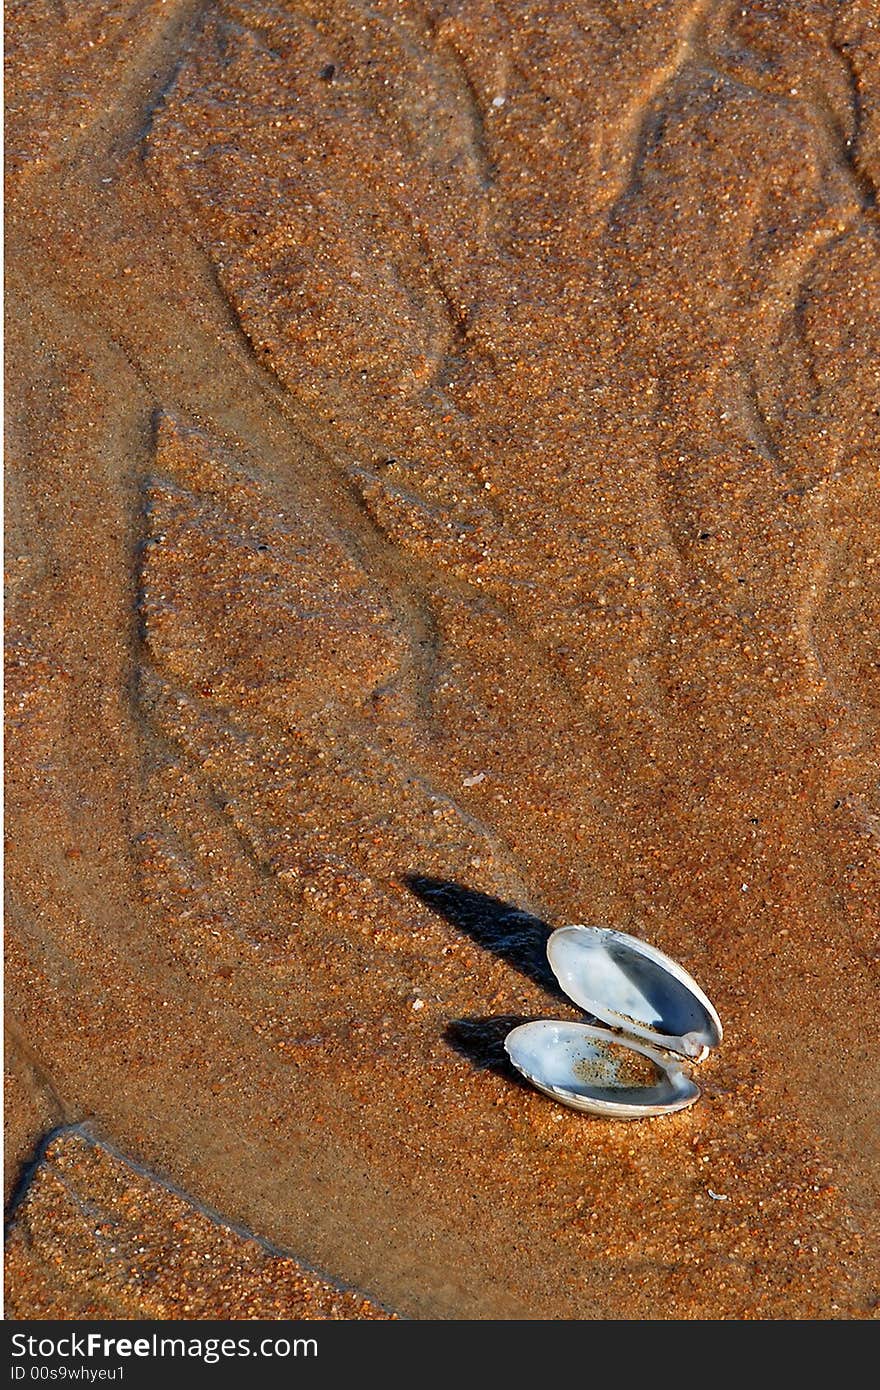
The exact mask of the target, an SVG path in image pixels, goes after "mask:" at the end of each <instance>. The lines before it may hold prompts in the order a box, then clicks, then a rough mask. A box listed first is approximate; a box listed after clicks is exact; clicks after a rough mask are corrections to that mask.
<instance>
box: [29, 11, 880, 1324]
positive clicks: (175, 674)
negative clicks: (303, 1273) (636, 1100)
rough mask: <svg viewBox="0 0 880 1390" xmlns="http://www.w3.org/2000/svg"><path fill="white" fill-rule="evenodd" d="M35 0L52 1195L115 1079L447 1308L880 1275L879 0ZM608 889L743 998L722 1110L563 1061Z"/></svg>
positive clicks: (863, 1312) (148, 1157)
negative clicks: (581, 943)
mask: <svg viewBox="0 0 880 1390" xmlns="http://www.w3.org/2000/svg"><path fill="white" fill-rule="evenodd" d="M62 9H63V7H62ZM7 11H8V19H7V26H8V37H7V46H8V59H7V61H8V67H9V79H8V82H9V86H8V91H7V101H8V105H9V128H8V136H7V140H8V147H7V148H8V152H7V166H8V170H9V207H8V214H7V216H8V260H9V289H8V309H9V320H8V324H9V327H8V332H9V338H10V343H11V345H12V347H11V351H10V353H9V384H8V395H7V410H8V415H9V418H10V422H11V423H10V431H9V463H10V467H9V479H8V485H7V516H8V539H7V578H8V593H9V600H8V609H7V612H8V616H9V624H8V627H9V632H8V667H7V695H6V701H7V704H6V709H7V726H8V744H7V746H8V748H9V750H10V757H9V760H8V763H9V766H8V807H7V814H8V823H9V825H10V827H11V830H12V836H11V850H10V854H9V860H8V866H7V876H8V884H9V889H10V908H9V912H8V917H7V923H8V925H7V954H8V967H7V988H8V1001H7V1022H8V1029H9V1035H10V1042H9V1043H8V1046H7V1061H8V1067H9V1069H10V1078H11V1079H10V1084H9V1095H10V1100H9V1103H8V1106H7V1111H8V1114H7V1121H8V1125H9V1130H10V1142H9V1148H8V1156H9V1160H10V1163H9V1173H8V1178H7V1182H8V1185H14V1184H15V1182H16V1180H17V1177H18V1165H19V1163H20V1162H21V1160H22V1159H24V1158H26V1157H28V1156H29V1154H30V1152H31V1151H32V1149H33V1146H34V1145H35V1143H36V1142H37V1141H38V1139H39V1137H40V1135H41V1134H44V1133H45V1132H46V1131H47V1130H48V1129H50V1128H51V1127H52V1126H54V1125H58V1124H62V1123H69V1122H74V1121H80V1120H87V1121H88V1123H89V1126H90V1128H89V1133H90V1134H94V1135H97V1136H99V1137H102V1136H103V1138H104V1139H106V1140H107V1141H108V1142H110V1143H111V1145H112V1146H113V1152H114V1153H115V1152H116V1151H117V1150H119V1151H121V1152H122V1153H124V1154H126V1155H128V1156H130V1157H131V1158H132V1159H133V1160H136V1161H137V1162H138V1163H139V1164H141V1165H143V1166H145V1167H146V1169H147V1170H149V1172H150V1173H153V1174H155V1175H157V1178H158V1177H161V1179H162V1181H166V1180H171V1181H173V1183H174V1184H176V1185H177V1186H178V1187H179V1188H180V1189H182V1190H183V1191H185V1192H186V1193H188V1194H190V1195H191V1197H192V1198H193V1199H194V1201H195V1202H197V1203H198V1204H201V1205H203V1206H205V1207H207V1208H210V1209H212V1210H213V1211H215V1212H219V1213H221V1214H222V1216H223V1219H224V1220H227V1221H229V1222H232V1223H234V1224H235V1225H236V1226H242V1227H245V1228H247V1229H249V1230H251V1231H253V1232H255V1233H257V1234H258V1235H259V1236H261V1237H263V1238H265V1239H266V1240H268V1241H270V1242H272V1244H273V1247H277V1248H278V1249H279V1250H282V1251H285V1252H289V1253H290V1255H292V1256H296V1257H297V1258H298V1259H300V1260H302V1261H305V1262H306V1263H307V1264H308V1265H310V1266H314V1267H316V1268H318V1269H320V1270H322V1271H325V1272H326V1273H327V1274H328V1275H329V1276H332V1278H333V1280H335V1281H337V1282H341V1283H343V1284H345V1285H346V1286H349V1285H350V1286H354V1287H356V1288H358V1289H360V1290H363V1292H364V1294H365V1295H368V1296H369V1298H370V1299H372V1300H375V1301H376V1302H378V1303H379V1304H381V1305H382V1306H383V1307H385V1308H387V1309H391V1310H394V1311H396V1312H399V1313H401V1314H403V1315H405V1316H409V1317H446V1318H460V1317H479V1318H511V1317H530V1318H554V1317H561V1318H595V1317H600V1318H612V1317H630V1318H637V1317H653V1316H656V1315H657V1310H658V1309H661V1310H662V1312H663V1315H665V1316H669V1317H690V1318H720V1317H728V1318H753V1317H759V1318H815V1317H823V1318H824V1317H845V1318H854V1317H865V1316H876V1310H877V1306H878V1298H880V1292H878V1290H877V1288H876V1285H875V1284H874V1283H873V1282H872V1280H873V1279H875V1278H876V1236H877V1229H876V1224H877V1218H876V1212H877V1197H878V1187H880V1182H878V1178H880V1154H878V1144H877V1136H876V1109H877V1099H878V1059H877V1055H876V1048H875V1047H874V1046H873V1040H874V1038H875V1037H876V1034H877V1028H878V1005H877V981H876V960H877V927H878V910H877V904H878V901H880V894H878V891H877V889H878V873H877V843H878V835H880V758H878V747H880V728H878V725H880V673H878V641H880V639H878V632H880V599H878V594H880V544H878V538H880V489H878V475H877V465H878V457H880V439H878V435H880V426H878V420H880V404H878V402H880V391H878V379H880V368H878V363H880V333H878V322H880V319H878V315H877V305H878V296H880V258H878V214H877V209H876V185H877V182H878V180H880V10H878V7H877V3H876V0H853V3H846V4H836V3H830V0H829V3H827V4H824V5H823V4H820V3H816V4H814V5H810V6H793V5H787V4H783V3H778V2H777V0H762V3H745V4H744V3H743V0H738V3H736V4H728V3H721V4H715V5H711V4H708V3H705V2H704V0H698V3H696V4H694V3H691V4H681V3H675V0H661V3H655V4H651V5H645V4H643V3H635V0H633V3H614V4H611V3H600V2H599V0H594V3H592V4H587V3H577V4H576V3H564V2H562V0H560V3H554V4H552V5H548V6H543V7H542V6H537V5H535V4H534V3H515V2H511V0H506V2H505V3H492V0H448V3H437V4H430V3H429V4H418V3H415V2H414V0H399V3H391V0H380V3H378V4H373V5H370V6H367V5H360V4H357V3H350V4H346V3H327V0H320V3H319V2H318V0H304V3H299V4H296V5H293V4H289V3H282V0H277V3H270V0H251V2H250V3H248V2H247V0H242V3H234V2H233V0H221V3H217V4H214V5H211V6H208V7H205V6H203V5H201V4H197V3H193V2H192V0H190V2H189V3H173V4H163V3H159V0H153V3H134V0H128V3H125V2H124V0H120V2H119V3H115V4H114V3H110V4H97V3H91V0H89V3H86V0H83V3H81V4H79V5H77V6H76V7H75V10H72V12H71V14H70V16H65V15H64V14H63V13H62V12H61V10H59V7H56V6H54V5H49V4H48V3H46V4H43V3H29V4H23V3H12V4H10V5H8V6H7ZM565 921H589V922H597V923H603V924H606V925H611V926H615V927H618V928H620V929H622V930H624V931H629V932H633V933H635V934H636V935H639V936H642V937H643V938H645V939H647V940H649V941H651V942H652V943H654V944H655V945H657V946H658V947H660V948H661V949H662V950H664V951H666V952H668V953H669V954H671V955H672V956H674V957H675V958H676V959H677V960H679V961H681V963H682V964H683V965H684V966H685V967H686V968H687V969H688V970H689V971H690V972H691V973H692V974H693V975H694V976H695V977H696V978H697V980H698V981H699V983H700V985H701V986H702V987H703V988H704V989H705V990H706V991H707V993H708V994H709V996H710V997H711V998H712V1000H713V1002H714V1003H715V1004H716V1006H717V1008H718V1011H719V1013H720V1015H721V1017H722V1019H723V1021H724V1025H725V1039H724V1044H723V1046H722V1048H721V1049H720V1050H719V1053H718V1056H717V1058H715V1057H713V1058H712V1059H711V1060H710V1061H708V1062H707V1063H706V1064H704V1066H703V1068H702V1070H701V1083H702V1084H704V1087H705V1094H704V1098H703V1100H702V1101H701V1103H700V1104H699V1105H698V1106H697V1107H696V1108H694V1109H693V1110H690V1111H687V1112H684V1113H681V1114H678V1115H675V1116H673V1117H669V1118H667V1119H661V1120H656V1121H653V1122H650V1123H644V1124H641V1125H638V1124H637V1125H632V1124H613V1123H607V1122H601V1121H591V1120H589V1119H585V1118H584V1117H582V1116H579V1115H576V1114H573V1113H570V1112H567V1111H564V1110H562V1109H561V1108H559V1107H557V1106H554V1105H553V1104H552V1103H551V1102H550V1101H548V1100H547V1099H545V1098H543V1097H542V1096H540V1095H538V1094H537V1093H536V1092H533V1091H531V1090H528V1089H527V1088H525V1087H524V1086H522V1085H520V1084H519V1083H518V1082H516V1081H515V1079H514V1078H513V1076H512V1075H511V1073H510V1072H509V1071H508V1070H506V1068H505V1065H504V1062H503V1054H502V1050H501V1046H500V1040H501V1037H502V1036H503V1032H504V1030H505V1028H506V1027H508V1026H510V1024H511V1023H512V1022H515V1021H517V1020H521V1019H523V1018H528V1017H540V1016H545V1015H546V1012H547V1010H548V1009H550V1010H552V1016H557V1017H563V1016H571V1017H575V1016H576V1015H575V1013H574V1011H573V1010H571V1009H570V1008H568V1006H567V1005H566V1004H565V1003H564V1002H562V1001H561V1000H560V999H559V998H558V997H556V996H555V992H554V985H553V981H552V977H551V976H550V975H549V972H548V970H547V967H546V962H545V960H544V955H543V950H544V942H545V941H546V936H547V932H548V929H549V928H550V927H552V926H558V925H560V924H561V923H563V922H565ZM499 1020H500V1021H499ZM81 1142H82V1143H84V1144H85V1145H86V1149H87V1150H88V1155H91V1157H89V1156H88V1155H86V1154H85V1152H84V1154H83V1155H81V1156H80V1157H79V1158H78V1157H77V1153H78V1152H79V1151H78V1150H76V1148H75V1146H74V1148H73V1149H71V1148H67V1149H65V1155H66V1157H65V1162H66V1163H69V1164H71V1165H72V1166H73V1168H74V1169H75V1170H76V1171H77V1172H78V1173H79V1172H80V1167H81V1169H82V1171H81V1175H80V1177H79V1178H78V1181H79V1182H80V1183H81V1184H83V1185H84V1186H83V1189H82V1190H88V1184H89V1183H91V1182H93V1181H94V1182H96V1183H100V1182H103V1181H104V1177H103V1176H102V1175H99V1174H96V1173H94V1172H92V1171H91V1168H90V1164H91V1165H92V1168H93V1167H94V1163H93V1160H94V1154H95V1152H97V1151H96V1150H94V1149H93V1148H92V1149H89V1147H88V1143H86V1141H81ZM91 1142H92V1141H89V1143H91ZM120 1162H121V1160H120ZM145 1181H146V1179H145ZM44 1187H45V1188H46V1192H47V1193H48V1195H46V1196H41V1197H40V1198H39V1200H40V1201H41V1202H42V1203H43V1205H42V1207H41V1211H42V1212H43V1217H42V1218H41V1219H43V1220H45V1221H46V1222H48V1223H49V1226H51V1223H52V1220H53V1219H55V1220H56V1227H54V1228H53V1230H54V1235H52V1240H53V1241H54V1244H53V1245H52V1246H51V1248H52V1249H53V1250H55V1251H57V1252H60V1254H59V1255H58V1259H60V1261H61V1263H62V1264H63V1263H64V1260H65V1258H66V1255H65V1252H67V1251H70V1259H71V1268H74V1266H75V1261H74V1257H73V1248H74V1244H75V1235H74V1233H73V1227H72V1226H71V1225H70V1222H69V1215H68V1214H65V1212H64V1211H62V1210H61V1209H60V1208H59V1209H58V1210H57V1211H55V1217H54V1218H53V1210H54V1208H53V1206H52V1198H51V1184H48V1186H47V1184H46V1181H45V1180H44ZM163 1192H165V1188H162V1187H157V1189H156V1193H158V1195H156V1194H154V1196H153V1198H151V1203H152V1204H151V1207H150V1211H151V1220H155V1221H159V1222H160V1223H161V1221H162V1219H163V1218H162V1210H163V1202H162V1199H161V1194H162V1193H163ZM713 1194H716V1195H713ZM719 1195H720V1196H721V1197H723V1198H724V1199H725V1200H718V1196H719ZM37 1196H39V1194H37V1193H35V1194H34V1197H35V1199H36V1198H37ZM17 1210H18V1212H19V1213H22V1212H26V1211H27V1210H28V1208H27V1205H26V1204H23V1205H21V1206H19V1207H18V1208H17ZM21 1219H23V1218H22V1217H20V1216H19V1217H16V1218H15V1220H14V1221H13V1228H12V1229H13V1238H15V1237H14V1233H15V1230H16V1222H18V1221H20V1220H21ZM166 1219H167V1220H168V1221H171V1220H172V1219H173V1218H172V1215H171V1213H170V1210H169V1213H168V1214H167V1217H166ZM206 1219H207V1218H206ZM47 1248H48V1247H47ZM101 1249H102V1247H100V1245H99V1246H97V1247H95V1248H93V1249H91V1255H90V1259H91V1261H92V1263H91V1265H90V1266H89V1271H90V1272H89V1273H88V1280H89V1281H90V1282H89V1284H88V1287H89V1289H91V1290H93V1289H95V1288H96V1287H100V1286H101V1281H102V1280H105V1281H109V1283H108V1287H111V1288H112V1287H114V1286H113V1284H112V1279H113V1278H114V1277H115V1275H113V1272H112V1271H111V1270H110V1269H109V1267H108V1266H106V1265H105V1264H102V1260H103V1259H104V1256H103V1255H102V1254H101ZM229 1258H230V1259H231V1260H232V1259H234V1258H237V1257H235V1256H233V1255H230V1256H229ZM277 1258H278V1260H279V1261H280V1262H281V1263H280V1264H279V1266H278V1274H277V1287H276V1289H275V1291H274V1297H275V1304H274V1306H275V1307H277V1308H278V1310H279V1311H278V1313H277V1314H273V1313H268V1314H265V1315H266V1316H273V1315H277V1316H284V1315H285V1311H284V1310H285V1308H288V1309H289V1313H290V1315H291V1316H294V1315H298V1314H297V1312H296V1308H297V1304H296V1302H295V1296H294V1294H293V1293H292V1292H290V1289H291V1288H292V1285H290V1284H289V1283H288V1284H285V1278H286V1277H287V1276H286V1275H285V1272H284V1267H283V1257H282V1256H280V1255H279V1256H278V1257H277ZM76 1267H78V1266H76ZM19 1268H20V1266H19V1265H18V1264H17V1263H15V1262H13V1263H12V1264H11V1271H12V1272H11V1274H10V1281H11V1284H12V1285H14V1281H15V1279H16V1278H17V1277H18V1276H17V1274H16V1270H18V1269H19ZM254 1277H256V1275H255V1276H254ZM259 1277H260V1279H263V1280H265V1279H269V1280H270V1282H271V1278H272V1275H271V1271H270V1273H269V1274H267V1273H266V1272H265V1271H264V1270H262V1271H261V1273H260V1275H259ZM70 1278H71V1279H73V1276H72V1275H71V1276H70ZM82 1278H83V1279H85V1278H86V1275H83V1276H82ZM46 1279H47V1280H49V1275H48V1274H47V1275H46ZM245 1283H246V1281H245ZM73 1284H76V1280H75V1279H73ZM135 1285H136V1280H135V1281H130V1283H129V1285H127V1286H126V1287H127V1288H131V1287H135ZM233 1286H234V1287H235V1288H239V1289H240V1286H239V1285H237V1284H236V1283H235V1280H233V1279H231V1278H230V1280H229V1281H227V1284H226V1285H224V1286H223V1287H224V1289H227V1288H233ZM41 1287H42V1286H41V1276H40V1275H39V1273H37V1274H34V1271H33V1269H31V1270H30V1271H29V1272H28V1273H27V1275H26V1276H25V1275H24V1274H22V1276H21V1287H20V1288H18V1289H16V1288H15V1287H12V1289H11V1293H12V1297H13V1298H14V1300H15V1306H16V1308H17V1310H18V1311H19V1315H20V1316H25V1315H28V1314H29V1313H33V1315H39V1310H40V1309H42V1308H45V1307H48V1306H50V1303H51V1299H50V1297H49V1293H48V1292H47V1290H48V1289H49V1288H50V1283H47V1284H46V1285H45V1287H43V1288H42V1291H41ZM218 1287H219V1286H218ZM285 1290H287V1292H285ZM66 1296H68V1297H69V1300H70V1301H69V1303H68V1305H67V1306H68V1307H69V1308H70V1309H74V1308H76V1307H83V1306H85V1303H87V1301H88V1300H87V1299H85V1295H83V1294H82V1292H81V1291H80V1293H79V1294H75V1293H71V1294H69V1295H66ZM266 1296H267V1297H269V1295H266ZM126 1297H128V1294H127V1295H126ZM236 1297H239V1295H238V1294H235V1295H229V1298H232V1300H233V1301H232V1302H231V1303H230V1302H229V1301H228V1299H227V1302H226V1303H225V1304H223V1307H222V1311H223V1313H224V1314H226V1315H230V1316H235V1315H238V1316H242V1317H247V1316H249V1313H248V1307H249V1306H250V1305H249V1304H248V1302H247V1292H246V1289H245V1290H244V1291H241V1290H240V1300H239V1301H238V1302H235V1298H236ZM77 1298H79V1303H77V1301H76V1300H77ZM217 1298H218V1299H220V1294H219V1293H218V1294H217ZM223 1298H227V1294H226V1293H225V1292H224V1293H223ZM285 1299H287V1300H288V1302H287V1303H285ZM209 1303H210V1299H209V1300H208V1304H209ZM208 1304H203V1305H199V1308H200V1313H199V1314H196V1315H201V1316H208V1315H209V1306H208ZM55 1306H57V1305H55ZM102 1306H104V1305H102ZM132 1306H138V1305H137V1304H134V1305H132ZM166 1306H167V1307H169V1308H171V1309H172V1310H171V1311H169V1312H165V1313H163V1314H161V1315H163V1316H180V1314H179V1312H176V1311H174V1306H173V1301H172V1302H170V1303H169V1304H168V1305H166ZM261 1306H262V1305H261ZM217 1307H218V1311H219V1309H220V1304H219V1303H218V1305H217ZM236 1310H237V1311H236ZM62 1315H66V1316H76V1315H77V1314H76V1312H74V1311H71V1312H68V1313H66V1314H62ZM128 1315H129V1316H133V1315H134V1314H128ZM143 1315H144V1316H151V1315H153V1314H152V1311H151V1310H150V1309H148V1308H147V1307H146V1305H144V1307H143ZM317 1315H318V1316H322V1315H326V1314H322V1313H321V1312H320V1311H319V1312H318V1314H317ZM343 1315H344V1316H348V1315H350V1314H348V1313H344V1314H343Z"/></svg>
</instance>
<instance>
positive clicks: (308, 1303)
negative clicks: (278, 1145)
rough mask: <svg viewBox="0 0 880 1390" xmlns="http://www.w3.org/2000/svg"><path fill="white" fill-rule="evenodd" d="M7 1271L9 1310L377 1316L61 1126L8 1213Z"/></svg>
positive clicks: (69, 1314) (46, 1314) (64, 1314)
mask: <svg viewBox="0 0 880 1390" xmlns="http://www.w3.org/2000/svg"><path fill="white" fill-rule="evenodd" d="M6 1280H7V1284H8V1287H9V1291H10V1292H9V1296H8V1298H7V1300H6V1316H7V1317H8V1318H9V1317H11V1318H17V1317H26V1318H50V1319H69V1318H83V1319H93V1318H102V1319H103V1318H107V1319H118V1318H126V1319H130V1318H140V1319H151V1318H153V1319H183V1320H189V1319H197V1318H225V1317H236V1318H260V1319H280V1318H296V1319H328V1318H334V1319H335V1318H383V1317H387V1316H388V1315H387V1314H385V1313H383V1312H382V1311H381V1310H380V1309H379V1308H377V1307H376V1306H375V1304H372V1303H370V1302H368V1300H366V1299H364V1298H360V1297H359V1296H358V1295H356V1294H352V1293H349V1292H347V1291H345V1290H341V1289H335V1288H334V1287H333V1286H332V1285H331V1284H329V1283H328V1282H327V1281H326V1280H325V1279H321V1278H320V1277H319V1276H317V1275H316V1274H314V1273H313V1272H311V1271H309V1270H305V1269H303V1268H302V1267H301V1266H300V1265H298V1264H297V1262H296V1261H295V1260H292V1259H289V1258H287V1257H285V1256H283V1255H281V1254H279V1253H278V1252H277V1251H276V1252H270V1251H267V1250H266V1249H265V1248H262V1247H261V1246H260V1245H259V1244H258V1243H257V1242H256V1241H254V1240H252V1239H248V1238H247V1237H246V1236H245V1235H243V1234H240V1233H238V1232H235V1231H231V1230H229V1229H228V1228H226V1227H224V1226H223V1225H221V1224H218V1222H217V1221H216V1219H215V1217H214V1216H213V1215H212V1214H211V1213H207V1212H202V1211H199V1210H197V1209H196V1208H195V1207H194V1206H193V1205H192V1203H190V1202H188V1201H187V1200H186V1199H184V1198H182V1197H181V1195H180V1194H179V1193H175V1192H169V1191H168V1190H167V1189H166V1188H164V1187H163V1186H161V1185H159V1184H157V1183H156V1182H155V1181H153V1180H151V1178H150V1176H149V1175H147V1174H145V1173H143V1172H137V1171H135V1170H134V1169H133V1168H132V1167H131V1166H130V1165H129V1164H128V1163H126V1162H125V1161H124V1160H123V1159H122V1158H121V1156H120V1155H119V1154H115V1153H113V1152H110V1151H108V1150H107V1149H106V1148H105V1147H104V1146H103V1145H101V1144H100V1143H97V1144H96V1143H93V1142H92V1141H91V1140H89V1139H88V1138H87V1137H85V1136H81V1135H77V1134H75V1133H73V1132H71V1131H70V1130H68V1131H67V1132H66V1133H64V1134H62V1135H61V1136H60V1137H58V1138H57V1139H54V1140H53V1141H52V1142H51V1143H50V1145H49V1146H48V1148H47V1150H46V1153H45V1154H44V1155H43V1158H42V1160H41V1162H40V1164H39V1167H38V1168H37V1170H36V1174H35V1176H34V1178H33V1180H32V1181H31V1183H30V1186H29V1187H28V1189H27V1192H26V1194H25V1197H24V1200H23V1201H22V1203H21V1204H20V1205H19V1206H18V1207H17V1208H16V1210H15V1214H14V1217H13V1220H12V1223H11V1228H10V1234H9V1236H8V1238H7V1243H6Z"/></svg>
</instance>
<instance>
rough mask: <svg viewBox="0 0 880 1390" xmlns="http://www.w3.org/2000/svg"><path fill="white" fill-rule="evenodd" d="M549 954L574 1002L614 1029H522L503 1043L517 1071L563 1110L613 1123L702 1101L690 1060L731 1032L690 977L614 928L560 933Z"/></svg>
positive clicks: (555, 1025) (540, 1025) (559, 1025)
mask: <svg viewBox="0 0 880 1390" xmlns="http://www.w3.org/2000/svg"><path fill="white" fill-rule="evenodd" d="M547 956H548V959H549V961H550V965H551V967H552V969H553V973H554V975H555V976H556V978H557V980H558V981H559V983H560V985H561V986H562V988H563V989H564V990H565V992H566V994H567V995H568V996H569V998H570V999H573V1000H574V1002H575V1003H576V1004H578V1005H579V1006H580V1007H581V1008H582V1009H584V1010H585V1011H586V1012H587V1013H589V1014H591V1015H592V1016H593V1017H594V1018H597V1019H600V1020H601V1021H602V1022H603V1023H607V1024H609V1025H611V1026H610V1027H609V1028H601V1027H594V1026H592V1025H589V1024H584V1023H563V1022H553V1021H550V1020H546V1021H541V1022H536V1023H524V1024H520V1025H519V1027H517V1028H514V1029H512V1030H511V1032H510V1033H508V1035H507V1037H506V1039H505V1041H504V1046H505V1049H506V1050H507V1054H508V1056H509V1057H510V1060H511V1062H512V1063H513V1065H514V1066H515V1067H516V1068H517V1070H518V1071H520V1072H521V1073H522V1074H523V1076H525V1077H526V1078H527V1079H528V1080H529V1081H530V1082H531V1083H532V1085H534V1086H537V1088H538V1089H539V1090H540V1091H543V1092H544V1093H545V1094H546V1095H549V1096H552V1097H553V1098H554V1099H555V1100H559V1101H561V1102H562V1103H563V1104H564V1105H569V1106H572V1107H573V1108H574V1109H575V1110H587V1111H590V1112H592V1113H594V1114H599V1115H606V1116H609V1117H610V1118H614V1119H642V1118H647V1117H648V1116H652V1115H665V1114H670V1113H671V1112H672V1111H675V1110H682V1109H684V1107H685V1106H688V1105H693V1103H694V1101H695V1100H696V1099H697V1097H698V1096H699V1094H700V1088H699V1086H697V1084H696V1082H694V1081H693V1080H692V1079H691V1077H690V1076H689V1075H688V1074H687V1072H685V1071H684V1070H683V1068H682V1065H681V1062H682V1059H684V1058H686V1059H688V1060H689V1061H691V1062H700V1061H702V1060H703V1058H704V1057H705V1056H706V1055H707V1053H708V1051H709V1049H710V1048H711V1047H715V1046H716V1045H717V1044H718V1043H719V1042H720V1041H721V1037H722V1028H721V1020H720V1019H719V1017H718V1015H717V1013H716V1012H715V1010H714V1008H713V1007H712V1005H711V1003H710V1002H709V1000H708V999H707V998H706V996H705V994H704V993H703V991H702V990H701V989H700V988H699V986H698V985H697V984H696V982H695V981H694V980H692V979H691V977H690V975H689V974H688V973H687V971H686V970H683V969H682V967H681V966H680V965H678V964H677V963H676V962H675V961H674V960H672V959H671V958H670V957H669V956H666V955H664V954H663V952H662V951H658V950H656V948H655V947H653V946H648V945H647V944H646V943H645V942H644V941H639V940H637V939H636V938H635V937H633V936H627V935H626V934H625V933H624V932H619V931H613V930H611V929H610V928H608V927H586V926H571V927H560V929H559V930H558V931H555V932H553V934H552V936H551V937H550V940H549V941H548V943H547ZM612 1029H614V1030H617V1031H612ZM648 1044H653V1045H652V1046H649V1045H648ZM670 1054H675V1055H670Z"/></svg>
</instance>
